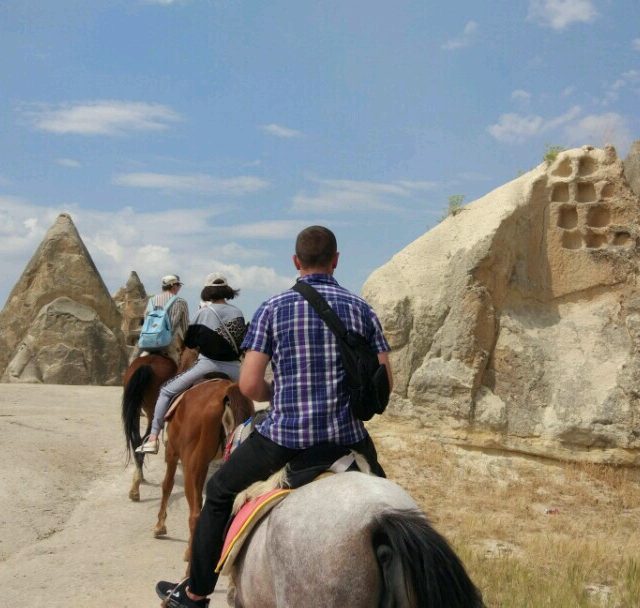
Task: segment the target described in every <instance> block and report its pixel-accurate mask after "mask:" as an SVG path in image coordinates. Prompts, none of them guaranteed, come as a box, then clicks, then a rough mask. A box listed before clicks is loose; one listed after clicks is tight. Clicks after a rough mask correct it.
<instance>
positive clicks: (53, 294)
mask: <svg viewBox="0 0 640 608" xmlns="http://www.w3.org/2000/svg"><path fill="white" fill-rule="evenodd" d="M121 323H122V318H121V316H120V314H119V312H118V310H117V308H116V305H115V303H114V301H113V299H112V298H111V296H110V295H109V292H108V291H107V288H106V286H105V284H104V282H103V281H102V278H101V277H100V274H99V273H98V270H97V269H96V267H95V265H94V263H93V260H92V259H91V256H90V255H89V252H88V251H87V249H86V247H85V245H84V243H83V242H82V239H81V238H80V235H79V234H78V231H77V230H76V228H75V226H74V224H73V221H72V220H71V217H70V216H69V215H67V214H61V215H60V216H58V219H57V220H56V222H55V223H54V225H53V226H52V227H51V228H50V229H49V231H48V232H47V234H46V235H45V237H44V239H43V241H42V243H41V244H40V246H39V247H38V249H37V251H36V252H35V254H34V255H33V257H32V258H31V260H30V262H29V263H28V264H27V267H26V268H25V270H24V272H23V273H22V276H21V277H20V279H19V280H18V282H17V283H16V285H15V287H14V288H13V290H12V291H11V293H10V295H9V298H8V300H7V303H6V305H5V307H4V309H3V311H2V312H1V313H0V374H2V380H3V381H5V382H47V383H55V384H111V385H113V384H119V383H120V382H121V381H122V374H123V372H124V369H125V367H126V363H127V359H126V350H125V344H124V336H123V334H122V331H121V329H120V326H121Z"/></svg>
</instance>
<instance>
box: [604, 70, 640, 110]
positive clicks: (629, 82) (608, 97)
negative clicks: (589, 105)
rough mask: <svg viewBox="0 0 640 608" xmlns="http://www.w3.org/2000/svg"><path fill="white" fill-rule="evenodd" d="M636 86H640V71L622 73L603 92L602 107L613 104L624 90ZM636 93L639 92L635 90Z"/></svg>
mask: <svg viewBox="0 0 640 608" xmlns="http://www.w3.org/2000/svg"><path fill="white" fill-rule="evenodd" d="M638 84H640V71H638V70H628V71H627V72H623V73H622V74H621V75H620V77H619V78H618V79H617V80H616V81H615V82H613V84H611V85H610V86H609V87H608V88H607V90H606V91H605V94H604V99H603V100H602V105H603V106H608V105H609V104H612V103H615V102H616V101H618V99H619V98H620V94H621V93H622V91H623V90H624V89H626V88H628V87H633V86H637V85H638ZM636 92H640V91H638V90H636Z"/></svg>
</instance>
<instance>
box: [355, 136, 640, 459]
mask: <svg viewBox="0 0 640 608" xmlns="http://www.w3.org/2000/svg"><path fill="white" fill-rule="evenodd" d="M638 152H639V156H640V151H638ZM631 158H638V157H637V156H635V155H631ZM628 160H629V159H627V163H626V165H624V166H623V163H622V161H620V160H619V159H618V158H617V156H616V153H615V150H614V149H613V147H611V146H606V147H605V148H604V149H594V148H592V147H590V146H585V147H583V148H581V149H574V150H568V151H565V152H562V153H560V154H559V155H558V157H557V158H556V159H555V160H554V161H553V162H552V163H543V164H541V165H540V166H539V167H537V168H536V169H534V170H533V171H531V172H529V173H527V174H526V175H523V176H521V177H520V178H518V179H516V180H514V181H513V182H510V183H508V184H506V185H504V186H502V187H500V188H498V189H496V190H494V191H493V192H491V193H489V194H487V195H486V196H484V197H482V198H480V199H478V200H477V201H475V202H473V203H471V204H469V205H467V206H466V207H464V208H463V210H462V211H461V212H460V213H458V214H456V215H455V216H450V217H449V218H447V219H446V220H444V221H443V222H441V223H440V224H439V225H437V226H436V227H435V228H433V229H432V230H430V231H429V232H427V233H426V234H424V235H423V236H422V237H420V238H418V239H417V240H416V241H414V242H413V243H411V244H410V245H408V246H407V247H406V248H405V249H403V250H402V251H400V252H399V253H397V254H396V255H395V256H394V257H393V258H392V259H391V260H390V261H389V262H388V263H387V264H385V265H384V266H382V267H381V268H379V269H378V270H376V271H375V272H374V273H373V274H372V275H371V276H370V277H369V279H368V280H367V282H366V283H365V285H364V288H363V294H364V296H365V297H366V298H367V299H368V300H369V301H370V302H371V304H372V305H373V307H374V308H375V309H376V311H377V312H378V314H379V316H380V318H381V321H382V323H383V326H384V328H385V332H386V334H387V336H388V338H389V341H390V343H391V346H392V348H393V352H392V355H391V360H392V364H393V369H394V375H395V387H394V393H393V396H392V403H391V406H390V412H391V413H395V414H398V415H402V416H407V417H410V418H413V419H415V420H417V421H419V422H420V423H421V424H422V425H423V426H424V427H425V428H428V429H429V433H430V434H432V435H434V436H439V437H441V438H442V439H444V440H448V441H454V442H457V443H460V444H467V445H470V446H476V447H481V448H497V449H504V450H513V451H519V452H525V453H530V454H536V455H542V456H547V457H553V458H568V459H573V460H586V461H592V462H612V463H618V464H625V465H634V466H639V465H640V290H639V289H638V272H639V263H640V256H639V251H638V238H639V237H640V227H639V225H638V218H639V217H640V199H639V197H638V194H637V193H635V192H634V190H632V188H631V187H630V184H629V181H628V180H632V179H635V178H634V175H636V176H638V175H640V173H634V171H635V169H633V167H632V166H631V164H630V163H629V162H628ZM627 174H628V175H627Z"/></svg>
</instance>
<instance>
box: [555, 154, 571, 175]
mask: <svg viewBox="0 0 640 608" xmlns="http://www.w3.org/2000/svg"><path fill="white" fill-rule="evenodd" d="M572 172H573V171H572V168H571V160H570V159H569V158H565V159H564V160H563V161H562V162H561V163H560V164H559V165H558V166H557V167H556V168H555V169H554V170H553V173H552V175H557V176H558V177H569V176H570V175H571V173H572Z"/></svg>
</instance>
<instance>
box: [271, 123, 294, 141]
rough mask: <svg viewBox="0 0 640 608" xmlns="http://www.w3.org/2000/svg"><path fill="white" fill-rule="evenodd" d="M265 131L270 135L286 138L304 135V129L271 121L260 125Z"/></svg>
mask: <svg viewBox="0 0 640 608" xmlns="http://www.w3.org/2000/svg"><path fill="white" fill-rule="evenodd" d="M260 128H261V129H262V130H263V131H264V132H265V133H268V134H269V135H274V136H275V137H282V138H284V139H291V138H292V137H302V135H303V133H302V131H296V130H295V129H290V128H289V127H283V126H282V125H277V124H275V123H271V124H269V125H262V126H261V127H260Z"/></svg>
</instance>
